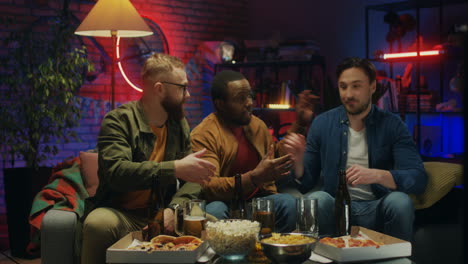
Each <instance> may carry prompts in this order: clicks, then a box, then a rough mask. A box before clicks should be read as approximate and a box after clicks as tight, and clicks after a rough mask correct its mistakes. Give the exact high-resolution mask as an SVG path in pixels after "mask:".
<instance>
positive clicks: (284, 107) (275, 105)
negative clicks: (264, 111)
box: [268, 104, 290, 109]
mask: <svg viewBox="0 0 468 264" xmlns="http://www.w3.org/2000/svg"><path fill="white" fill-rule="evenodd" d="M289 107H290V105H288V104H269V105H268V108H270V109H289Z"/></svg>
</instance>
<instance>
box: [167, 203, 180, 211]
mask: <svg viewBox="0 0 468 264" xmlns="http://www.w3.org/2000/svg"><path fill="white" fill-rule="evenodd" d="M179 207H180V205H179V204H171V205H169V208H171V209H172V210H174V212H175V211H176V210H177V208H179Z"/></svg>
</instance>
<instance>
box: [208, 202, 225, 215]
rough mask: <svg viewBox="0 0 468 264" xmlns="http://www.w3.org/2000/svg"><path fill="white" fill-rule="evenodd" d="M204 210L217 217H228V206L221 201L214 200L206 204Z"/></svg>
mask: <svg viewBox="0 0 468 264" xmlns="http://www.w3.org/2000/svg"><path fill="white" fill-rule="evenodd" d="M206 212H207V213H208V214H210V215H212V216H214V217H216V218H217V219H226V218H228V213H229V207H228V206H227V205H226V204H225V203H224V202H221V201H214V202H211V203H209V204H208V205H207V206H206Z"/></svg>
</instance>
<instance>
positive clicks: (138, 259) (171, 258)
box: [106, 231, 208, 263]
mask: <svg viewBox="0 0 468 264" xmlns="http://www.w3.org/2000/svg"><path fill="white" fill-rule="evenodd" d="M135 238H136V239H138V240H140V241H142V234H141V231H137V232H132V233H129V234H127V235H126V236H124V237H123V238H121V239H120V240H119V241H117V242H116V243H115V244H114V245H112V246H111V247H110V248H108V249H107V252H106V263H195V262H197V260H198V259H199V258H200V256H201V255H203V253H204V252H205V251H206V249H207V248H208V242H207V241H204V242H203V243H202V244H201V245H200V246H199V247H198V248H197V249H195V250H193V251H154V252H151V253H148V252H145V251H136V250H128V249H127V247H128V246H129V245H130V244H131V243H132V242H133V240H134V239H135Z"/></svg>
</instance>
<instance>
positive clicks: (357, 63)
mask: <svg viewBox="0 0 468 264" xmlns="http://www.w3.org/2000/svg"><path fill="white" fill-rule="evenodd" d="M337 77H338V87H339V93H340V99H341V102H342V105H341V106H339V107H336V108H334V109H332V110H330V111H327V112H325V113H323V114H321V115H319V116H317V117H316V118H315V120H314V121H313V122H312V124H311V127H310V129H309V132H308V135H307V145H306V143H305V139H304V137H303V136H302V135H298V134H290V135H288V136H287V138H286V139H285V148H286V149H287V150H288V152H289V153H291V154H292V155H293V159H294V160H295V168H294V174H295V177H296V181H297V182H298V183H299V188H300V189H301V191H302V192H307V191H310V190H311V189H312V188H313V187H314V186H316V185H317V184H318V183H319V182H323V191H317V192H312V193H310V194H307V196H309V197H310V198H315V199H318V208H319V213H318V214H319V219H318V220H319V230H320V234H322V235H333V234H334V233H335V220H334V203H335V199H334V196H335V193H336V190H337V187H338V179H339V178H338V171H339V169H340V168H346V178H347V183H348V189H349V192H350V195H351V200H352V203H351V225H359V226H363V227H366V228H370V229H373V230H378V231H381V232H384V233H386V234H388V235H391V236H395V237H398V238H401V239H405V240H410V239H411V237H412V231H413V221H414V207H413V204H412V201H411V199H410V198H409V196H408V193H414V194H419V193H422V192H424V190H425V187H426V184H427V175H426V172H425V170H424V166H423V164H422V160H421V157H420V156H419V153H418V151H417V148H416V146H415V144H414V142H413V139H412V137H411V135H410V134H409V132H408V129H407V127H406V125H405V124H404V123H403V122H402V121H401V119H400V118H399V117H398V116H396V115H394V114H392V113H390V112H387V111H383V110H381V109H379V108H377V107H376V106H375V105H372V94H373V93H374V92H375V90H376V71H375V68H374V65H372V63H370V62H369V61H368V60H366V59H359V58H349V59H346V60H344V61H343V62H342V63H341V64H340V65H339V66H338V68H337ZM304 148H305V151H304Z"/></svg>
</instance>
